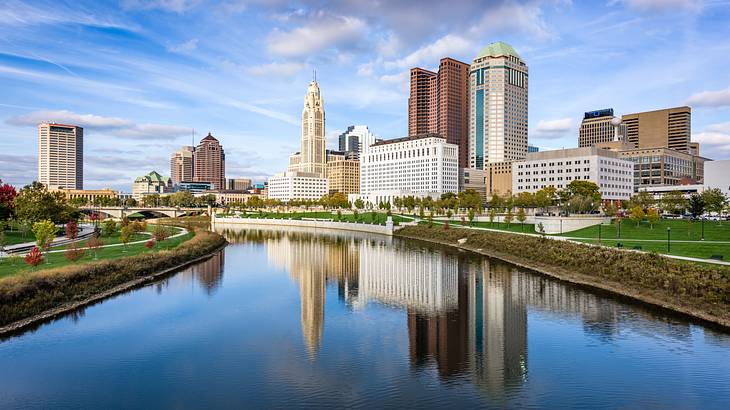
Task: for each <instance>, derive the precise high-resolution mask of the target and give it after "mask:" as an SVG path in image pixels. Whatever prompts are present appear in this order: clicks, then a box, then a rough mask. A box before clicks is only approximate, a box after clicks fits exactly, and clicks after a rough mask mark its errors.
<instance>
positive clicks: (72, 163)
mask: <svg viewBox="0 0 730 410" xmlns="http://www.w3.org/2000/svg"><path fill="white" fill-rule="evenodd" d="M38 182H40V183H42V184H44V185H45V186H47V187H48V188H72V189H84V129H83V128H81V127H77V126H75V125H64V124H54V123H42V124H38Z"/></svg>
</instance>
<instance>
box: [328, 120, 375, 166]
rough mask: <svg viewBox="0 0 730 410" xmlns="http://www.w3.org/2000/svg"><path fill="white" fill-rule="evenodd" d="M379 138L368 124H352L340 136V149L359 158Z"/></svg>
mask: <svg viewBox="0 0 730 410" xmlns="http://www.w3.org/2000/svg"><path fill="white" fill-rule="evenodd" d="M377 140H378V139H377V138H376V137H375V134H373V133H372V132H370V130H369V129H368V126H367V125H350V126H349V127H347V130H346V131H345V132H343V133H342V134H340V136H339V138H338V143H339V150H340V151H343V152H346V153H347V154H348V156H350V157H354V158H359V157H360V156H361V155H362V154H363V152H366V151H367V149H368V148H369V147H370V146H371V145H373V144H375V142H376V141H377Z"/></svg>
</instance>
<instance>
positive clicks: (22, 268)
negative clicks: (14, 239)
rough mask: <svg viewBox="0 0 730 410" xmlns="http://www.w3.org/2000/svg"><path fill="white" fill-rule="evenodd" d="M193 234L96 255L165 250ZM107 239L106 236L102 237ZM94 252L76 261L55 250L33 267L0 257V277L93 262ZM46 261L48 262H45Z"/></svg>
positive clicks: (101, 256) (106, 257) (99, 251)
mask: <svg viewBox="0 0 730 410" xmlns="http://www.w3.org/2000/svg"><path fill="white" fill-rule="evenodd" d="M193 236H194V234H193V233H187V234H185V235H183V236H179V237H177V238H170V239H167V240H165V241H163V242H161V243H158V244H157V245H156V246H155V247H154V248H152V249H147V248H146V247H145V244H144V243H139V244H134V245H129V246H127V249H126V251H125V249H124V246H113V247H109V248H100V249H99V250H98V251H97V257H98V260H103V259H114V258H119V257H124V256H132V255H137V254H140V253H147V252H157V251H159V250H165V249H172V248H174V247H176V246H178V245H179V244H181V243H183V242H185V241H187V240H188V239H190V238H192V237H193ZM144 237H145V239H146V238H149V236H146V235H145V236H144ZM103 239H108V238H103ZM104 243H105V244H109V243H110V242H108V241H106V240H105V241H104ZM81 244H82V245H84V244H85V241H82V243H81ZM94 261H95V259H94V252H93V251H91V250H88V249H87V250H86V253H85V254H84V256H83V257H82V258H81V259H79V260H78V261H76V262H69V261H68V260H66V257H65V255H64V253H63V252H56V253H50V254H48V257H47V259H46V260H44V261H43V262H42V263H41V264H40V265H38V266H37V267H35V268H33V267H31V266H29V265H27V264H26V263H25V262H24V261H23V259H22V258H18V259H16V260H15V261H14V262H13V260H12V259H11V260H9V259H8V258H4V259H0V278H1V277H4V276H8V275H14V274H22V273H23V272H28V271H31V270H42V269H50V268H58V267H62V266H66V265H70V264H86V263H91V262H94ZM46 262H48V263H46Z"/></svg>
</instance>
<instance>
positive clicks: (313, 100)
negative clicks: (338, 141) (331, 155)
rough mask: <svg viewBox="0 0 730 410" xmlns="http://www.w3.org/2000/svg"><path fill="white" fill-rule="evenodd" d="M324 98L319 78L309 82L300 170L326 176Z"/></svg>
mask: <svg viewBox="0 0 730 410" xmlns="http://www.w3.org/2000/svg"><path fill="white" fill-rule="evenodd" d="M324 133H325V117H324V100H323V99H322V95H321V94H320V92H319V85H318V84H317V80H312V82H311V83H309V89H308V90H307V95H306V96H305V97H304V109H303V110H302V149H301V151H300V152H299V155H300V157H299V170H300V171H301V172H309V173H314V174H317V175H319V176H320V177H321V178H324V176H325V173H326V172H327V168H326V167H327V165H326V156H325V155H326V154H325V136H324Z"/></svg>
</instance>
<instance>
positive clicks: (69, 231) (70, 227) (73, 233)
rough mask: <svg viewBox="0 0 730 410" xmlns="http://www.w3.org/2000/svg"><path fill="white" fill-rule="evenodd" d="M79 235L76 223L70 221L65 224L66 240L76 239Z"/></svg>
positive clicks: (73, 220)
mask: <svg viewBox="0 0 730 410" xmlns="http://www.w3.org/2000/svg"><path fill="white" fill-rule="evenodd" d="M78 235H79V224H78V223H76V220H75V219H72V220H70V221H68V222H67V223H66V237H67V238H68V239H71V240H73V239H76V237H78Z"/></svg>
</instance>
